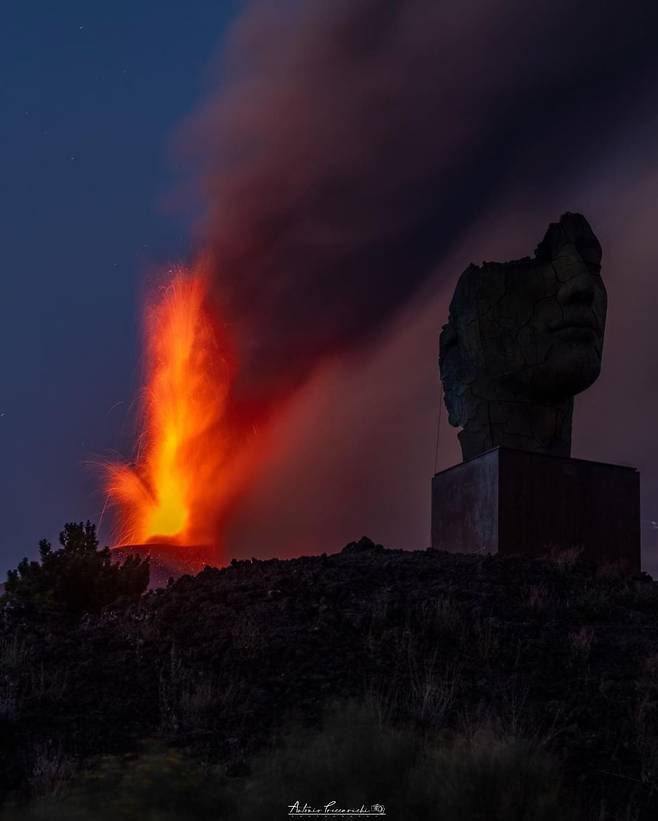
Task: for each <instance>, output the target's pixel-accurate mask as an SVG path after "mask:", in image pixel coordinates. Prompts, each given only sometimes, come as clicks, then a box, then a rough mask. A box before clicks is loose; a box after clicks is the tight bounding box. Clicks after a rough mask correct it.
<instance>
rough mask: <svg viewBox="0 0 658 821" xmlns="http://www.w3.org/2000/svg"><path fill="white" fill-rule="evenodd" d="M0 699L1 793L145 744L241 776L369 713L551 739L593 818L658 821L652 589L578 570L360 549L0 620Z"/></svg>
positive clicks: (655, 589) (571, 558) (6, 613)
mask: <svg viewBox="0 0 658 821" xmlns="http://www.w3.org/2000/svg"><path fill="white" fill-rule="evenodd" d="M0 682H1V684H2V691H1V693H0V711H1V725H2V726H0V739H1V740H0V745H1V746H0V752H1V756H2V758H1V760H0V773H1V778H2V788H3V791H4V794H5V796H16V795H20V794H23V793H25V792H26V791H27V792H29V790H30V785H31V784H33V782H34V778H35V772H36V771H37V770H38V769H39V768H40V770H43V767H44V759H45V760H46V763H47V764H48V765H49V766H50V767H51V768H52V769H53V770H57V768H59V769H60V770H61V772H62V773H65V774H66V773H69V772H74V771H75V770H76V769H78V768H80V767H81V766H83V765H84V766H86V765H89V764H90V763H93V761H95V760H96V758H97V757H98V756H101V755H106V754H124V753H131V752H134V751H136V750H138V749H140V747H141V746H142V745H143V744H144V742H145V741H147V740H151V739H155V740H157V741H158V743H160V744H162V745H164V746H165V747H172V746H173V747H176V748H177V749H178V750H181V751H184V753H185V754H189V755H190V756H193V757H197V758H199V759H201V758H202V759H203V760H204V761H212V762H215V763H217V764H218V765H220V766H221V767H222V770H223V772H225V773H226V774H227V775H228V776H230V777H240V776H241V775H243V774H245V773H248V772H249V766H250V760H251V759H252V757H253V755H254V754H255V753H258V752H262V751H263V750H267V749H268V748H269V747H270V746H271V745H276V744H277V741H278V739H280V737H281V734H282V733H284V731H285V729H286V727H287V726H288V725H289V723H290V721H291V720H292V719H295V720H298V721H301V722H302V723H304V724H306V725H307V726H313V725H314V723H317V722H318V721H319V719H320V716H321V713H322V710H323V709H324V707H325V706H326V705H327V704H328V703H329V702H330V701H335V700H336V699H338V700H344V699H357V700H363V699H366V700H368V701H369V702H370V703H372V704H376V705H377V708H378V709H379V710H380V711H381V713H382V715H385V716H386V717H387V718H388V719H390V720H391V721H393V722H401V723H404V724H405V725H406V726H413V727H414V730H415V731H417V732H418V733H419V734H424V735H428V734H429V735H433V734H434V735H435V734H437V733H439V734H448V735H449V734H450V733H456V732H459V731H463V728H464V726H465V724H469V723H470V724H473V723H480V724H482V723H487V724H489V725H492V724H495V725H496V726H498V727H500V728H502V731H503V732H509V733H513V734H515V735H516V736H522V737H527V738H534V739H539V740H541V743H542V744H544V745H545V746H546V747H547V749H550V751H551V754H552V755H555V756H556V758H557V759H558V760H559V761H560V764H561V767H562V769H563V772H564V775H565V779H566V781H567V783H568V784H569V785H570V788H573V789H574V790H576V791H577V793H578V794H579V795H580V796H583V795H585V796H591V804H592V806H595V805H596V806H599V805H601V804H602V803H604V804H605V806H607V807H610V808H613V809H614V808H615V807H617V808H621V807H625V806H627V805H628V803H629V801H631V800H632V801H633V802H635V804H636V805H637V806H640V807H643V808H645V810H644V811H646V812H649V811H653V810H654V809H655V808H656V805H658V583H655V582H653V581H652V579H651V578H650V577H649V576H647V575H646V574H642V575H641V576H639V577H636V578H634V579H627V578H623V577H620V576H618V575H616V574H615V573H614V570H613V569H612V568H607V569H606V568H598V569H597V568H596V567H594V566H593V565H591V564H588V563H585V562H583V561H582V560H580V559H579V558H578V557H577V556H576V555H574V554H573V553H561V554H556V556H555V557H554V558H546V559H545V560H530V559H522V558H518V559H517V558H506V559H501V558H498V557H495V556H476V555H459V554H450V553H443V552H438V551H431V550H427V551H405V550H386V549H384V548H383V547H381V546H380V545H375V544H373V543H372V542H371V541H369V540H367V539H362V540H361V541H360V542H356V543H352V544H350V545H347V547H345V548H344V549H343V550H342V552H340V553H338V554H331V555H326V554H323V555H321V556H304V557H301V558H296V559H288V560H279V559H271V560H257V559H252V560H246V561H236V560H234V561H232V562H231V564H230V566H228V567H226V568H223V569H211V568H206V569H205V570H203V571H202V572H201V573H200V574H198V575H197V576H196V577H191V576H183V577H181V578H179V579H178V580H177V581H175V582H173V583H170V585H169V586H168V587H166V588H162V589H158V590H155V591H152V592H150V593H148V594H146V595H145V596H144V597H143V598H142V599H141V600H140V601H139V602H137V603H130V604H128V603H126V604H122V603H120V602H119V603H117V604H115V605H113V606H111V607H108V608H106V609H105V610H104V611H103V612H101V613H100V614H99V615H84V616H83V617H82V619H80V620H78V621H75V622H71V621H70V620H69V621H66V620H63V619H62V618H61V617H59V616H55V615H53V614H48V613H47V612H45V611H41V610H37V609H34V608H30V607H27V606H23V607H19V608H17V607H9V606H7V605H5V607H4V609H3V611H2V614H1V618H0ZM58 771H59V770H58ZM597 817H598V816H597ZM605 817H606V818H607V817H608V816H605ZM638 817H641V816H638ZM642 817H643V816H642ZM647 817H648V816H647Z"/></svg>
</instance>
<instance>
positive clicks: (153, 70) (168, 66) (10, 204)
mask: <svg viewBox="0 0 658 821" xmlns="http://www.w3.org/2000/svg"><path fill="white" fill-rule="evenodd" d="M233 12H234V4H233V3H230V2H226V0H222V2H219V3H218V2H203V0H200V1H199V2H194V3H192V4H183V3H159V2H141V3H128V2H118V3H111V4H104V3H88V2H70V0H67V1H66V2H64V3H49V2H28V3H24V2H11V0H10V2H7V3H3V6H2V23H1V25H0V42H1V45H0V66H1V69H0V76H1V77H2V90H1V94H2V97H1V100H2V103H1V106H0V110H1V112H2V128H1V130H0V140H1V143H2V150H1V154H0V157H1V159H0V162H1V168H2V171H1V174H0V186H1V188H0V191H1V196H0V209H1V224H2V259H3V276H2V281H3V298H2V303H1V305H2V307H1V310H2V321H1V322H0V340H1V349H2V351H3V355H2V368H3V378H2V386H1V388H0V406H1V407H0V414H1V416H0V424H1V429H0V437H1V439H0V441H1V445H0V447H1V449H2V450H1V452H2V464H3V470H2V473H1V474H0V499H1V502H0V504H1V510H2V520H3V527H2V536H1V537H0V569H2V570H3V571H4V570H5V569H6V568H7V567H10V566H12V565H13V564H15V562H16V560H17V559H19V558H20V557H21V556H22V555H25V554H33V553H34V552H35V550H36V544H37V541H38V540H39V539H40V538H42V537H44V536H46V537H49V538H54V539H56V538H57V534H58V532H59V530H60V529H61V527H62V525H63V524H64V522H65V521H69V520H71V519H84V518H87V517H89V518H91V519H92V520H94V521H97V520H98V518H99V514H100V512H101V510H102V507H103V496H102V494H101V493H100V492H99V488H100V483H99V478H98V471H97V470H96V469H94V467H93V464H90V463H93V462H94V461H97V460H98V459H102V458H107V457H108V456H109V455H112V453H113V452H114V451H115V450H118V451H121V452H122V453H124V455H126V456H130V454H131V452H132V447H133V443H132V440H131V433H132V426H131V423H130V419H131V412H130V407H129V406H130V404H131V402H133V400H134V399H135V397H136V396H137V391H138V388H139V364H140V350H139V342H140V308H141V298H142V288H143V282H144V278H145V277H146V276H148V275H149V273H150V272H151V271H152V270H154V269H157V268H158V267H159V266H163V265H166V264H168V263H169V262H171V261H176V260H178V259H181V258H183V257H184V256H185V255H186V253H187V250H188V247H189V236H188V231H187V225H186V213H185V211H184V210H182V208H184V207H185V205H187V204H186V203H181V198H180V197H178V196H177V192H176V190H175V189H176V163H177V160H176V150H175V146H174V147H172V141H173V142H175V131H176V129H177V127H178V125H179V123H180V122H181V120H182V119H184V118H185V117H186V116H187V115H188V113H189V112H190V111H191V109H192V108H193V107H194V105H195V104H196V103H197V101H198V98H199V95H200V94H201V93H202V90H203V85H204V82H205V81H206V79H207V77H206V72H207V69H208V65H209V63H210V61H211V59H212V56H213V54H214V53H215V51H216V50H217V47H218V44H219V43H220V41H221V37H222V33H223V31H224V28H225V26H226V24H227V21H228V20H229V19H230V18H231V15H232V13H233ZM188 213H189V212H188Z"/></svg>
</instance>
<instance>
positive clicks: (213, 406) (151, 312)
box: [106, 269, 249, 547]
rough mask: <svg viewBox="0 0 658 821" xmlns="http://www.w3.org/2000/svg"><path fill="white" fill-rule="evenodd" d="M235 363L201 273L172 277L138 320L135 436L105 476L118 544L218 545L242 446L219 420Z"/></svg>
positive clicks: (243, 457)
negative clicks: (141, 369)
mask: <svg viewBox="0 0 658 821" xmlns="http://www.w3.org/2000/svg"><path fill="white" fill-rule="evenodd" d="M234 374H235V363H234V361H233V359H232V357H231V354H230V350H229V345H228V342H227V339H226V336H225V334H224V333H223V332H222V331H221V329H220V328H219V325H218V323H217V322H216V320H215V318H214V315H213V313H212V312H211V311H210V310H209V307H208V299H207V293H206V286H205V281H204V278H203V276H202V275H200V274H197V273H190V272H187V271H185V270H184V269H180V270H178V271H176V272H175V273H174V276H173V278H172V280H171V282H170V283H169V285H168V286H167V287H166V288H165V289H163V290H162V292H161V293H160V294H158V296H157V297H156V298H155V299H154V300H153V301H152V303H151V304H150V305H149V307H148V310H147V314H146V387H145V390H144V396H143V433H142V435H141V437H140V446H139V450H138V454H137V458H136V460H135V463H134V464H133V465H127V464H112V465H109V466H108V468H107V482H106V490H107V493H108V497H109V501H110V503H111V504H113V505H115V506H116V507H117V508H118V515H119V534H118V535H119V538H118V540H117V544H122V545H126V544H144V543H148V542H169V543H173V544H180V545H193V544H194V545H198V544H204V545H212V546H214V547H218V546H219V545H218V539H219V531H220V529H221V522H222V517H223V516H224V515H225V513H226V509H227V507H228V506H229V505H230V503H231V500H232V499H234V498H235V495H236V494H237V492H238V490H239V488H240V487H241V484H242V482H243V480H244V476H245V471H246V465H247V463H248V458H247V454H248V452H249V447H248V443H246V442H245V441H244V438H243V437H240V436H239V435H238V434H237V432H236V431H235V430H233V429H232V426H231V424H230V423H229V421H228V419H227V400H228V395H229V391H230V388H231V384H232V381H233V377H234Z"/></svg>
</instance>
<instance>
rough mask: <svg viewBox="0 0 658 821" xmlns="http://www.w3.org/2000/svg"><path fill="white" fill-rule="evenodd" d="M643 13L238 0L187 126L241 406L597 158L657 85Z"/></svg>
mask: <svg viewBox="0 0 658 821" xmlns="http://www.w3.org/2000/svg"><path fill="white" fill-rule="evenodd" d="M657 19H658V11H657V8H656V7H655V4H653V3H649V2H635V3H633V2H630V3H629V2H625V3H617V2H612V3H604V4H602V3H600V2H598V1H597V2H593V1H592V0H585V2H580V3H578V4H574V3H572V2H564V1H562V0H557V1H556V0H552V2H544V0H539V1H538V2H535V3H533V4H531V5H528V4H525V3H520V2H517V3H509V2H496V1H494V0H481V1H479V2H465V3H459V4H457V3H453V4H447V3H438V2H435V0H406V1H405V2H404V3H393V2H386V1H385V0H314V1H313V2H312V3H309V2H282V1H281V0H273V2H258V3H251V4H249V5H248V6H247V7H246V9H245V11H244V13H243V14H242V16H241V18H240V19H239V21H238V23H237V25H236V27H235V30H234V31H233V34H232V36H231V39H230V42H229V44H228V48H227V50H226V52H225V56H224V59H223V62H222V64H221V75H220V76H221V83H220V87H219V90H218V92H217V93H216V95H214V96H213V98H212V99H211V100H210V101H209V103H208V105H207V106H206V107H205V109H204V110H203V112H202V113H201V114H200V115H199V116H198V118H197V119H196V123H195V125H194V129H193V130H194V152H195V154H196V155H197V157H200V158H201V167H200V172H201V179H203V180H204V181H205V183H206V192H205V193H206V196H207V202H208V213H207V218H206V220H205V222H204V227H203V244H204V247H205V248H206V249H207V251H206V253H207V255H208V256H209V258H210V270H211V272H212V278H213V283H214V292H215V296H216V298H217V300H218V301H219V303H220V306H221V309H220V310H221V314H222V316H223V318H224V320H225V321H227V322H228V323H229V324H230V326H231V328H232V330H233V333H234V335H235V338H236V340H237V345H238V349H239V355H240V359H241V364H242V372H241V373H242V376H241V381H240V382H239V383H238V386H237V391H238V400H237V401H238V402H241V403H246V404H247V405H248V404H249V403H251V402H256V403H258V404H259V405H260V406H262V405H263V404H264V405H265V406H267V404H268V403H269V402H271V401H272V400H273V399H275V398H278V397H280V396H281V395H282V394H286V393H288V392H289V391H291V390H292V389H294V388H295V387H298V386H299V385H300V384H302V383H303V382H304V381H305V380H306V379H307V378H308V376H309V375H310V374H311V372H312V371H313V370H314V368H315V367H316V366H317V365H318V364H320V363H321V362H323V361H324V360H325V359H326V358H327V357H331V356H336V355H340V354H345V353H349V352H351V351H354V350H356V349H359V348H362V347H363V346H364V344H366V343H368V342H370V341H371V340H373V339H374V338H376V337H377V336H378V335H379V334H380V333H381V331H382V330H383V329H385V328H386V327H387V326H388V324H389V322H390V320H391V319H392V318H393V317H394V316H395V315H396V314H397V313H398V312H399V311H400V309H401V308H403V307H404V306H405V305H407V304H408V303H409V301H410V300H411V299H412V298H413V297H414V296H415V295H416V294H417V293H418V292H419V289H420V287H421V286H422V285H423V284H424V283H425V281H426V279H427V277H428V276H429V274H430V272H431V271H432V270H433V269H434V267H435V265H436V264H437V263H439V262H440V261H441V260H442V259H443V258H444V257H445V255H446V254H447V253H448V252H449V251H450V250H451V249H453V248H454V247H455V246H456V244H457V243H460V242H462V241H463V240H464V237H467V236H468V231H469V229H470V228H471V227H472V226H473V225H474V224H475V223H476V221H479V220H481V219H482V218H483V216H485V215H486V214H487V213H488V212H494V211H495V209H496V205H497V201H498V200H499V199H500V198H502V197H503V196H504V197H507V196H509V195H510V193H512V192H518V193H519V195H522V196H525V197H530V198H532V199H533V200H536V202H537V204H538V205H540V204H541V202H542V201H543V200H545V199H546V198H547V196H548V194H549V193H550V192H551V191H552V190H554V189H555V188H556V186H558V185H560V184H563V183H564V182H565V180H569V178H570V177H571V176H573V175H574V174H576V173H577V172H578V171H579V170H580V169H582V167H583V166H585V165H586V164H589V163H592V162H593V161H596V160H597V159H598V158H600V157H601V156H603V155H604V154H605V152H606V151H607V150H608V148H609V147H610V145H611V143H613V142H614V141H615V140H617V139H618V138H619V135H620V133H622V132H623V131H624V130H625V129H627V128H628V127H630V126H631V125H632V122H633V119H634V117H635V116H641V112H642V109H643V107H644V106H645V105H646V104H647V102H648V101H649V100H650V98H651V95H652V92H655V89H656V85H657V83H656V77H657V73H658V72H657V67H658V51H656V50H655V48H654V39H655V38H654V33H655V26H656V22H657ZM569 207H571V206H570V203H565V204H564V209H566V208H569ZM564 209H563V210H564ZM556 216H557V215H556V214H555V213H552V212H551V213H550V214H549V213H547V214H546V220H545V221H546V222H548V220H549V219H554V218H555V217H556ZM437 331H438V328H437Z"/></svg>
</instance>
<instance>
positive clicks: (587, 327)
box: [548, 318, 599, 335]
mask: <svg viewBox="0 0 658 821" xmlns="http://www.w3.org/2000/svg"><path fill="white" fill-rule="evenodd" d="M548 329H549V330H550V331H566V330H575V331H591V332H592V333H594V334H597V335H598V334H599V328H598V325H597V324H596V322H594V320H593V319H585V318H583V319H560V320H559V321H558V322H551V324H550V325H549V326H548Z"/></svg>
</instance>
